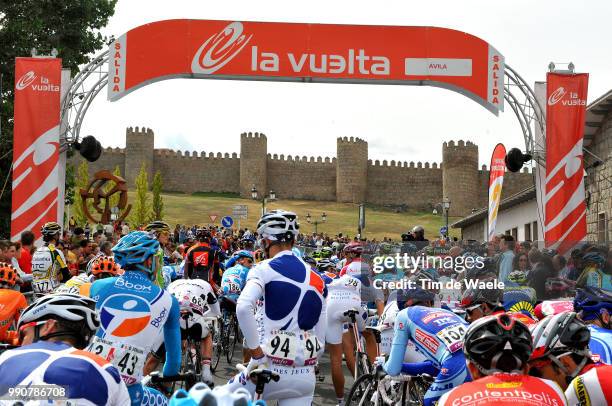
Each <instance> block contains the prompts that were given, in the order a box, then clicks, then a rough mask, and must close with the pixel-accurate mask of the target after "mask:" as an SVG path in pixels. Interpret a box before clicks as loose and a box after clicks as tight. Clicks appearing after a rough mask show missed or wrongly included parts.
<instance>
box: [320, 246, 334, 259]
mask: <svg viewBox="0 0 612 406" xmlns="http://www.w3.org/2000/svg"><path fill="white" fill-rule="evenodd" d="M333 253H334V250H333V249H331V247H323V248H321V257H322V258H331V256H332V255H333Z"/></svg>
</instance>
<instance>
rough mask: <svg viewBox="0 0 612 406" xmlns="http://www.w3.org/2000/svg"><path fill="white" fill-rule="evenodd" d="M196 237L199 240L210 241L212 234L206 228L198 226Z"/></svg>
mask: <svg viewBox="0 0 612 406" xmlns="http://www.w3.org/2000/svg"><path fill="white" fill-rule="evenodd" d="M196 238H197V239H198V241H210V239H211V238H212V234H211V233H210V230H207V229H206V228H198V229H197V230H196Z"/></svg>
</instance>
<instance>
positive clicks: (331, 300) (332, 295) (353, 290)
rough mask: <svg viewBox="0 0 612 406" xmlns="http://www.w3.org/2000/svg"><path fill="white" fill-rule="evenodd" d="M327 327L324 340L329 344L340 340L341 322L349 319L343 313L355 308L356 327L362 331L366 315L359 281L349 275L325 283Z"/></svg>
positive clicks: (337, 342)
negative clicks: (356, 312)
mask: <svg viewBox="0 0 612 406" xmlns="http://www.w3.org/2000/svg"><path fill="white" fill-rule="evenodd" d="M327 291H328V294H327V329H326V331H325V341H326V342H327V343H329V344H340V343H341V342H342V332H343V324H344V323H347V322H349V321H350V319H349V317H347V316H345V315H344V313H345V312H346V311H348V310H357V311H359V313H358V314H357V315H356V321H357V328H358V329H359V331H363V330H364V328H365V321H366V319H367V317H368V314H367V313H366V311H365V309H364V308H363V307H361V282H360V281H359V280H358V279H356V278H353V277H352V276H349V275H344V276H342V277H340V278H338V279H335V280H333V281H332V282H331V283H330V284H329V285H327Z"/></svg>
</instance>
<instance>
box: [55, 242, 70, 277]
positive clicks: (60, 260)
mask: <svg viewBox="0 0 612 406" xmlns="http://www.w3.org/2000/svg"><path fill="white" fill-rule="evenodd" d="M52 252H53V260H54V261H56V262H57V264H58V265H59V267H60V269H59V272H60V275H61V276H62V280H61V281H62V282H66V281H67V280H69V279H70V278H71V277H72V275H70V270H69V269H68V265H67V264H66V260H65V259H64V254H62V252H61V251H59V250H57V249H54V250H52Z"/></svg>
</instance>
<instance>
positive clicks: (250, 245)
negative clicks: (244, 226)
mask: <svg viewBox="0 0 612 406" xmlns="http://www.w3.org/2000/svg"><path fill="white" fill-rule="evenodd" d="M240 248H242V249H243V250H246V251H254V249H255V237H253V235H251V234H249V235H245V236H244V237H242V240H240Z"/></svg>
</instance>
